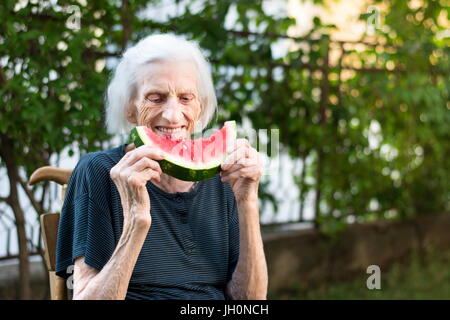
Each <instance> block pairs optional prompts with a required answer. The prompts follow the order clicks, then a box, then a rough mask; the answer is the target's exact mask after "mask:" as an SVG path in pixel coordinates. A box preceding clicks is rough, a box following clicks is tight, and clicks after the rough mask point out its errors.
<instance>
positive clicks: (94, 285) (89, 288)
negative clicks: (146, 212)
mask: <svg viewBox="0 0 450 320" xmlns="http://www.w3.org/2000/svg"><path fill="white" fill-rule="evenodd" d="M149 227H150V226H149V225H148V224H145V223H142V222H140V223H131V224H130V225H128V226H127V225H124V231H123V233H122V236H121V237H120V239H119V242H118V244H117V247H116V249H115V250H114V253H113V254H112V256H111V258H110V260H109V261H108V262H107V263H106V264H105V266H104V267H103V269H102V270H101V271H98V270H96V269H94V268H92V267H90V266H89V265H87V264H86V263H85V262H84V257H79V258H77V259H76V260H75V267H74V277H73V284H74V288H73V289H74V294H73V299H74V300H123V299H125V296H126V294H127V290H128V285H129V282H130V278H131V275H132V272H133V269H134V266H135V264H136V261H137V258H138V256H139V253H140V252H141V248H142V245H143V244H144V241H145V238H146V236H147V232H148V230H149Z"/></svg>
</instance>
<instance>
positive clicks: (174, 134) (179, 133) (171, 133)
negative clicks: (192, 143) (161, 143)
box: [155, 126, 186, 140]
mask: <svg viewBox="0 0 450 320" xmlns="http://www.w3.org/2000/svg"><path fill="white" fill-rule="evenodd" d="M155 132H156V134H158V135H160V136H164V137H167V138H169V139H173V140H174V139H175V140H180V139H184V138H185V137H186V126H181V127H163V126H156V127H155Z"/></svg>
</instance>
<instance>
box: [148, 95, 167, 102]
mask: <svg viewBox="0 0 450 320" xmlns="http://www.w3.org/2000/svg"><path fill="white" fill-rule="evenodd" d="M146 99H147V100H148V101H150V102H152V103H161V102H163V101H164V97H163V96H162V95H160V94H157V93H151V94H149V95H148V96H147V97H146Z"/></svg>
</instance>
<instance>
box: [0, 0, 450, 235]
mask: <svg viewBox="0 0 450 320" xmlns="http://www.w3.org/2000/svg"><path fill="white" fill-rule="evenodd" d="M174 2H175V3H179V2H181V1H174ZM316 2H319V3H322V1H316ZM24 3H25V4H26V5H23V4H24ZM52 3H53V2H52ZM373 4H375V5H378V4H382V5H383V6H381V7H382V8H385V9H384V10H383V11H382V13H381V16H382V21H381V22H382V23H381V25H382V27H381V28H380V29H377V30H376V33H375V35H373V36H369V35H365V36H364V38H363V39H362V41H361V42H354V43H353V42H348V43H342V42H338V41H333V40H331V37H330V35H331V34H332V31H333V29H334V28H335V27H334V26H333V25H325V24H323V23H322V22H321V21H320V19H319V18H315V19H314V27H313V29H312V30H311V32H310V33H309V34H308V35H307V36H306V37H304V38H302V39H291V42H292V43H293V46H292V47H293V48H294V49H295V50H293V51H290V52H288V53H287V54H286V55H284V56H282V57H276V58H275V57H274V54H273V48H274V45H275V44H277V43H279V42H280V41H285V40H286V38H285V35H286V34H287V31H288V29H289V27H291V26H293V25H294V24H295V19H293V18H289V17H280V16H271V15H269V14H267V13H266V12H265V10H264V2H263V1H261V0H256V1H234V0H215V1H203V0H197V1H191V2H189V5H188V6H187V7H186V9H185V10H184V9H180V10H179V12H178V15H175V16H173V17H168V19H167V21H165V22H159V20H158V21H157V20H156V19H150V18H147V17H146V15H145V14H142V11H143V10H144V9H146V10H148V12H152V13H155V12H158V10H162V6H163V3H162V2H161V1H158V0H154V1H143V0H140V1H139V0H123V1H114V0H97V1H82V0H80V1H69V0H66V1H62V0H61V1H57V5H50V4H49V2H47V1H41V0H35V1H14V0H6V1H2V2H1V4H0V19H1V22H0V59H1V60H0V92H1V97H2V100H1V102H0V117H1V118H0V134H1V135H2V136H3V137H4V138H3V140H2V143H4V141H9V142H10V143H12V144H13V147H14V148H13V150H14V155H15V158H16V161H17V163H18V164H19V165H21V166H23V167H24V168H25V169H26V172H27V174H28V175H29V174H30V173H31V172H32V171H33V170H34V169H35V168H36V167H39V166H41V165H45V164H47V163H48V161H49V157H50V156H51V155H54V154H59V153H60V152H61V151H62V150H63V149H64V148H65V147H67V146H72V144H73V143H74V142H77V143H79V145H77V147H78V148H80V150H82V151H83V152H90V151H94V150H98V149H100V148H101V147H102V142H103V141H106V140H107V139H108V138H109V137H108V136H107V135H106V134H105V130H104V127H103V117H104V115H103V107H104V106H103V96H104V92H105V89H106V86H107V80H108V77H109V76H110V73H111V66H113V65H114V58H116V57H119V56H120V54H121V53H122V52H123V50H124V49H125V48H126V47H127V46H130V45H132V44H133V43H135V42H136V41H138V40H139V39H141V38H142V37H144V36H145V35H148V34H152V33H159V32H174V33H177V34H183V35H186V36H187V37H188V38H190V39H195V40H197V41H199V44H200V46H201V47H202V48H203V49H204V50H205V53H206V54H207V56H208V58H209V59H210V61H211V62H212V65H213V71H214V80H215V83H216V89H217V93H218V100H219V104H220V107H221V108H222V109H221V112H220V114H219V117H218V119H217V121H219V122H221V121H223V120H225V119H235V120H237V121H242V120H243V119H244V118H248V119H250V121H251V123H252V125H253V127H254V128H279V129H280V139H281V142H282V144H283V148H284V150H286V151H287V152H288V153H289V155H290V156H291V157H292V158H293V159H303V160H304V161H306V163H307V166H306V169H305V173H304V174H302V173H300V172H299V173H293V174H294V175H296V179H295V181H296V183H297V184H298V187H299V188H300V190H301V195H300V197H301V199H302V200H304V199H305V196H306V194H308V193H309V192H313V193H314V194H315V196H316V199H319V200H318V201H316V206H315V209H316V219H315V221H316V223H317V225H319V226H321V228H323V230H326V231H329V232H333V230H340V229H342V223H343V222H345V221H348V219H349V217H351V216H353V217H356V219H362V220H371V219H378V218H391V217H399V218H403V217H409V216H414V215H418V214H427V213H432V212H438V211H446V210H449V199H450V185H449V181H450V180H449V179H448V177H449V168H450V165H449V158H450V155H449V149H450V148H449V145H450V144H449V143H450V139H449V138H450V137H449V132H450V130H449V127H448V124H449V123H450V113H449V108H450V105H449V102H448V101H449V81H448V79H449V74H450V73H449V60H448V56H449V46H448V44H449V42H448V38H445V37H439V36H438V35H439V32H442V31H443V29H444V27H443V26H442V23H441V22H440V21H441V20H442V16H443V15H444V16H445V17H447V16H448V10H449V9H448V7H447V8H446V7H444V5H443V4H442V1H422V4H423V5H421V6H419V7H417V8H415V7H411V6H410V4H409V2H408V1H382V2H381V1H375V2H374V3H373ZM69 5H76V6H77V7H78V8H79V10H80V13H81V29H79V30H77V29H73V28H70V27H68V26H67V21H68V19H69V18H70V17H71V16H73V13H69V12H66V11H67V10H64V8H66V7H67V6H69ZM230 12H234V14H235V15H236V18H237V20H236V22H235V23H234V24H233V27H232V28H231V30H230V28H229V27H226V25H225V23H226V21H227V19H226V17H227V15H228V14H230ZM445 17H444V19H445ZM363 18H364V16H363ZM366 18H367V17H366ZM336 57H337V58H336ZM106 62H108V63H107V64H106V66H105V63H106ZM261 195H262V196H264V199H267V200H272V201H276V199H273V196H272V199H270V197H271V196H270V194H268V193H267V192H263V191H262V192H261Z"/></svg>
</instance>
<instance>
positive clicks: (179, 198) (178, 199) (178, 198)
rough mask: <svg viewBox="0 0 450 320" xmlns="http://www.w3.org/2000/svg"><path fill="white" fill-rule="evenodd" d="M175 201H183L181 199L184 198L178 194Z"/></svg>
mask: <svg viewBox="0 0 450 320" xmlns="http://www.w3.org/2000/svg"><path fill="white" fill-rule="evenodd" d="M175 201H176V202H181V201H183V199H181V197H180V196H176V197H175Z"/></svg>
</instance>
